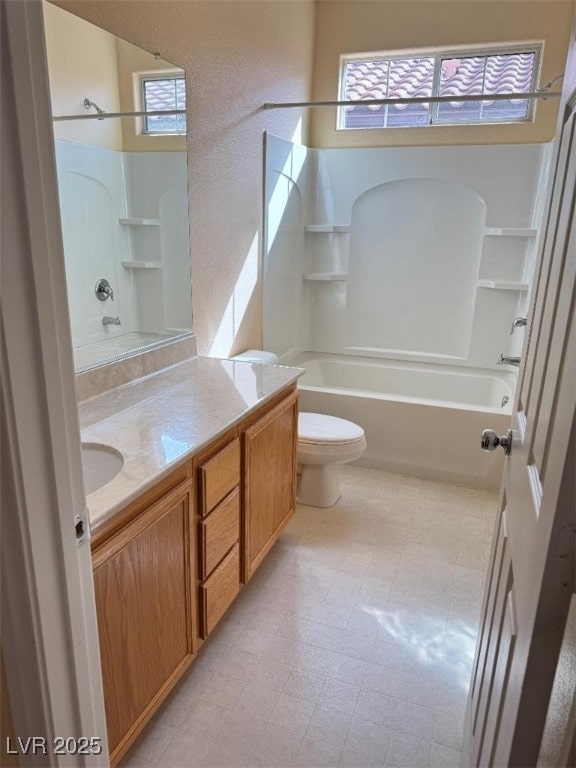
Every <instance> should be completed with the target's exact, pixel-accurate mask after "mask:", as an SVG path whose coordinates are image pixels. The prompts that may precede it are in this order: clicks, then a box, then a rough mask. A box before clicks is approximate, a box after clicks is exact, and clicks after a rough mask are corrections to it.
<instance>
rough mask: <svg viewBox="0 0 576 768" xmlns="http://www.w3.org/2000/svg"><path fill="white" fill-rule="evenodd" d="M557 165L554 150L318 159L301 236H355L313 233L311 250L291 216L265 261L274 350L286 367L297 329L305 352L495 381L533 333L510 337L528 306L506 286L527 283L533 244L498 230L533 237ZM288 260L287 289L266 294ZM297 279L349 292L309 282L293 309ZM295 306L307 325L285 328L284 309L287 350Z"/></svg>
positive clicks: (406, 151)
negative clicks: (477, 374) (428, 364)
mask: <svg viewBox="0 0 576 768" xmlns="http://www.w3.org/2000/svg"><path fill="white" fill-rule="evenodd" d="M272 146H276V145H275V144H274V143H273V142H272V141H271V140H269V147H272ZM283 151H284V156H287V153H288V150H287V148H286V142H285V143H284V149H283ZM548 154H549V148H548V145H515V146H478V147H418V148H370V149H363V148H362V149H329V150H308V154H307V163H308V167H309V168H310V169H312V168H313V167H315V168H317V175H316V180H315V182H313V184H312V188H311V189H310V188H308V190H307V193H306V194H307V199H308V200H312V199H314V200H315V202H314V204H310V205H309V206H307V207H306V208H304V209H303V212H302V214H301V217H300V218H301V220H302V228H304V225H305V224H314V223H317V224H320V223H329V224H333V225H339V226H347V227H349V228H350V230H349V232H329V233H319V232H307V233H305V234H304V242H305V247H304V249H303V250H302V249H301V241H302V235H301V232H300V231H297V230H296V224H295V222H296V218H297V217H295V216H294V214H293V212H291V209H290V207H289V206H287V208H286V210H287V212H288V213H287V215H286V220H285V221H284V222H282V224H281V225H280V227H279V231H280V232H282V233H283V239H282V249H281V251H279V250H278V248H277V246H276V245H275V244H273V247H272V248H271V249H270V250H269V252H268V255H267V262H266V263H267V272H266V276H265V288H264V296H265V298H264V307H265V315H264V328H265V341H266V347H267V348H270V349H272V350H273V351H276V352H278V353H280V354H285V353H286V352H287V349H288V347H287V344H286V342H285V336H286V333H288V328H290V333H292V335H294V334H295V333H296V326H298V332H299V333H300V337H299V338H300V344H301V347H300V348H301V349H302V350H307V351H317V352H334V353H340V354H357V355H371V356H375V357H391V358H395V359H409V360H416V361H434V362H446V363H451V364H453V363H457V364H462V365H471V366H477V367H482V368H496V364H497V360H498V357H499V354H500V352H504V353H512V354H516V353H517V352H518V349H519V344H520V342H521V339H522V335H523V331H522V329H519V330H517V331H516V334H515V336H514V337H511V336H510V335H509V331H510V325H511V322H512V320H513V318H514V317H515V316H516V315H517V314H521V313H522V312H525V309H526V301H527V296H528V292H527V291H521V290H518V289H514V290H508V289H506V290H504V289H502V287H503V286H502V285H501V284H502V282H503V281H509V282H514V283H529V282H530V280H531V275H532V270H533V266H534V258H535V253H536V248H537V238H536V237H529V236H500V235H496V234H493V233H491V232H490V230H493V229H497V228H514V229H520V230H531V229H534V228H537V225H538V217H539V208H541V202H542V194H541V190H542V188H543V186H544V182H545V177H546V173H545V169H546V162H545V161H546V158H547V156H548ZM268 155H269V159H268V160H267V167H268V166H270V168H275V169H276V172H277V168H278V166H279V159H278V157H277V156H276V155H274V154H273V153H271V152H269V153H268ZM280 157H282V156H280ZM269 173H270V171H269ZM269 173H268V175H267V179H269ZM269 197H270V195H269V193H268V192H267V200H268V199H269ZM520 234H522V233H520ZM524 234H528V233H524ZM287 253H291V254H293V255H292V257H291V262H290V263H291V265H292V271H291V272H290V274H289V278H285V279H284V280H282V279H278V277H276V278H275V280H274V281H272V280H269V279H268V275H272V274H274V271H275V266H276V268H277V269H278V266H279V265H280V264H281V263H284V262H286V256H285V254H287ZM298 253H303V254H304V255H303V259H304V263H303V264H302V265H300V263H299V261H298V257H297V256H296V254H298ZM298 270H301V273H300V274H301V275H309V273H312V274H313V275H314V274H316V275H318V273H321V274H320V275H318V277H322V276H323V275H322V273H341V274H342V278H341V280H339V281H335V280H315V281H312V280H309V279H303V280H302V284H301V287H300V291H299V296H298V298H297V299H296V298H294V296H295V294H296V293H298V291H297V290H296V288H295V285H296V279H297V273H298ZM284 272H285V269H283V273H284ZM324 276H326V275H324ZM482 280H484V281H494V282H496V284H497V285H499V286H500V287H499V288H490V287H485V285H482V283H481V282H480V281H482ZM288 286H290V287H288ZM287 296H290V301H289V302H288V303H289V305H290V306H293V307H294V308H295V310H297V311H295V312H294V313H293V315H292V319H291V320H289V317H290V315H289V311H288V307H286V308H285V311H284V312H283V316H285V318H286V320H285V322H284V323H283V324H282V326H281V327H282V336H280V335H278V333H277V331H276V328H277V327H278V321H277V319H276V318H275V317H274V313H275V312H276V311H277V307H279V306H282V303H283V302H286V297H287ZM307 317H308V318H309V319H308V320H307V322H306V323H305V325H304V326H303V323H302V321H301V319H299V318H307ZM307 329H308V330H307Z"/></svg>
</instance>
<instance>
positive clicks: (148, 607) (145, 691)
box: [92, 480, 196, 764]
mask: <svg viewBox="0 0 576 768" xmlns="http://www.w3.org/2000/svg"><path fill="white" fill-rule="evenodd" d="M192 512H193V505H192V482H191V481H190V480H185V481H184V482H180V483H179V484H178V485H177V486H176V487H175V488H173V489H172V490H171V491H169V492H168V493H166V494H165V495H164V496H162V497H161V498H160V499H159V500H158V501H156V502H155V503H153V504H152V505H151V506H149V507H148V508H146V509H143V510H142V511H140V512H139V513H138V514H137V515H136V516H135V517H134V518H133V519H132V520H131V521H130V522H128V523H127V524H126V525H124V526H123V527H122V528H121V529H120V530H118V531H117V532H116V533H114V534H113V535H111V536H110V537H109V538H107V539H106V540H105V541H104V542H102V543H101V544H99V545H97V546H96V548H95V549H94V551H93V553H92V559H93V569H94V589H95V597H96V609H97V616H98V633H99V638H100V657H101V664H102V678H103V687H104V702H105V707H106V722H107V727H108V740H109V746H110V761H111V763H112V764H116V763H117V762H118V760H119V759H120V758H121V757H122V755H123V754H124V753H125V752H126V750H127V748H128V747H129V746H130V744H131V743H132V742H133V741H134V739H135V737H136V736H137V734H138V733H139V731H140V730H141V729H142V727H143V726H144V725H145V723H146V722H147V721H148V720H149V718H150V716H151V714H152V713H153V712H154V711H155V710H156V709H157V708H158V706H159V704H160V703H161V702H162V700H163V699H164V698H165V696H166V695H167V693H168V692H169V691H170V689H171V688H172V686H173V685H174V683H175V682H176V680H177V679H178V678H179V677H180V675H181V674H182V672H183V671H184V669H185V668H186V667H187V666H188V664H189V663H190V662H191V661H192V658H193V654H194V650H195V649H194V637H195V634H196V631H195V615H196V611H195V595H194V590H193V585H192V583H191V580H190V572H191V569H192V563H193V561H194V552H193V547H194V535H193V533H194V532H193V527H192V525H191V515H192Z"/></svg>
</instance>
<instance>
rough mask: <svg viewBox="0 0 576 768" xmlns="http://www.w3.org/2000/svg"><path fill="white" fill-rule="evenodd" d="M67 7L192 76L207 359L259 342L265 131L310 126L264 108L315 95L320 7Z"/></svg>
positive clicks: (70, 1)
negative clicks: (314, 60) (313, 77)
mask: <svg viewBox="0 0 576 768" xmlns="http://www.w3.org/2000/svg"><path fill="white" fill-rule="evenodd" d="M57 3H58V5H61V6H62V7H64V8H67V9H68V10H71V11H74V12H75V13H78V14H80V15H82V16H83V17H84V18H86V19H88V20H89V21H92V22H93V23H95V24H98V25H100V26H102V27H104V28H105V29H107V30H108V31H109V32H113V33H114V34H116V35H118V36H120V37H122V38H124V39H125V40H129V41H130V42H132V43H135V44H136V45H139V46H141V47H142V48H145V49H146V50H149V51H158V52H159V53H160V55H161V56H162V58H164V59H167V60H168V61H171V62H172V63H173V64H175V65H176V66H178V67H182V69H184V70H185V72H186V76H187V99H188V108H189V120H188V137H187V144H188V167H189V187H190V190H189V191H190V234H191V249H192V275H193V277H192V283H193V286H192V297H193V307H194V328H195V331H196V333H197V336H198V347H199V351H200V352H202V353H208V352H211V353H215V354H219V355H225V354H228V353H229V352H235V351H239V350H240V349H242V348H245V347H248V346H253V345H258V344H260V343H261V340H262V312H261V295H260V293H261V292H260V285H261V280H260V275H261V264H260V258H259V249H260V225H261V218H262V133H263V131H265V130H268V131H271V132H273V133H275V134H277V135H278V136H282V137H284V138H288V139H290V138H292V136H293V135H295V134H298V132H299V126H301V118H302V115H301V113H300V112H299V111H298V110H285V111H277V112H264V111H263V110H262V109H261V106H262V104H263V103H264V102H266V101H297V100H306V99H308V98H309V97H310V82H311V71H312V45H313V32H314V12H315V3H314V2H313V1H312V0H291V1H290V0H287V1H284V0H277V1H276V0H222V1H221V2H212V1H211V0H207V1H206V2H204V1H203V0H198V1H196V0H147V1H146V2H140V1H139V0H115V2H103V1H102V0H57ZM304 130H305V127H304ZM304 138H306V137H305V136H304Z"/></svg>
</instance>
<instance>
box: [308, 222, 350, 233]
mask: <svg viewBox="0 0 576 768" xmlns="http://www.w3.org/2000/svg"><path fill="white" fill-rule="evenodd" d="M304 232H316V233H317V234H321V233H327V232H350V227H349V226H347V225H345V224H306V225H305V227H304Z"/></svg>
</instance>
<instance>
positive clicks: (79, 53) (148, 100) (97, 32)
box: [44, 3, 192, 373]
mask: <svg viewBox="0 0 576 768" xmlns="http://www.w3.org/2000/svg"><path fill="white" fill-rule="evenodd" d="M44 18H45V28H46V48H47V58H48V69H49V75H50V92H51V98H52V113H53V115H54V116H55V117H57V116H65V117H69V116H76V115H84V116H85V115H87V114H91V115H95V116H97V117H98V118H99V119H90V120H87V119H82V120H70V119H66V120H55V122H54V134H55V144H56V164H57V171H58V187H59V197H60V212H61V219H62V235H63V242H64V258H65V263H66V282H67V289H68V304H69V311H70V322H71V328H72V343H73V347H74V367H75V370H76V372H77V373H78V372H81V371H85V370H88V369H90V368H93V367H96V366H99V365H102V364H104V363H109V362H113V361H116V360H118V359H121V358H123V357H127V356H130V355H132V354H134V353H135V352H140V351H144V350H148V349H153V348H155V347H157V346H163V345H164V344H166V343H170V342H171V341H173V340H175V339H177V338H180V337H182V336H183V335H190V334H191V332H192V296H191V277H190V268H191V262H190V238H189V229H188V170H187V158H186V137H185V131H186V122H185V115H184V114H178V115H166V116H163V115H156V116H150V117H144V118H143V117H135V116H130V117H122V118H105V117H102V115H101V112H100V110H104V112H106V113H118V112H122V113H126V112H129V113H134V112H141V111H157V110H180V109H185V81H184V72H183V71H182V70H180V69H178V68H176V67H174V66H173V65H171V64H169V63H168V62H166V61H163V60H162V59H161V58H160V56H159V55H158V54H153V53H148V52H147V51H143V50H142V49H140V48H137V47H136V46H134V45H132V44H131V43H127V42H126V41H124V40H121V39H120V38H117V37H115V36H114V35H111V34H110V33H108V32H106V31H104V30H103V29H100V28H99V27H96V26H94V25H93V24H89V23H88V22H86V21H84V20H83V19H80V18H78V17H77V16H74V15H73V14H71V13H68V12H67V11H64V10H62V9H61V8H58V7H56V6H53V5H51V4H50V3H44Z"/></svg>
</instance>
